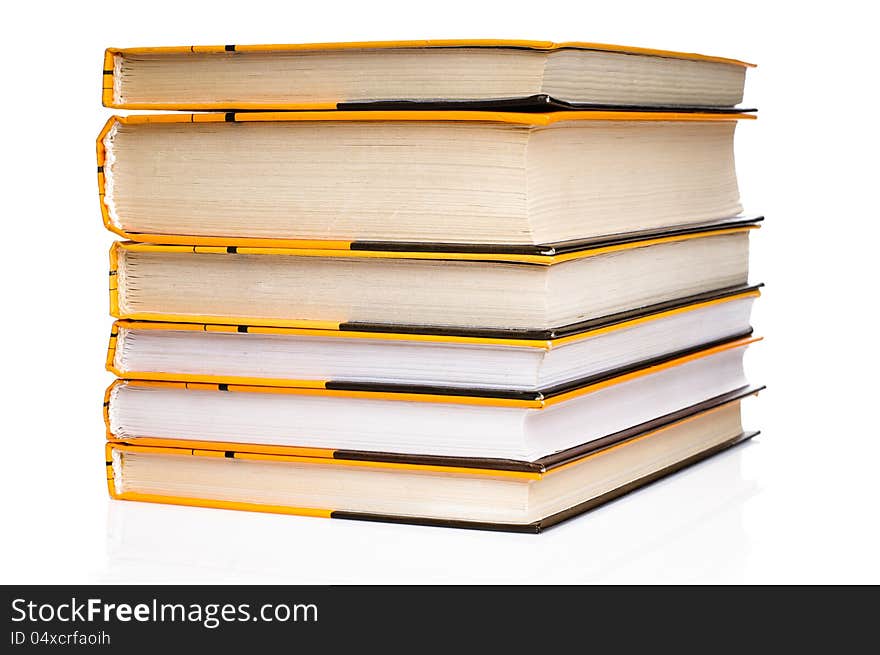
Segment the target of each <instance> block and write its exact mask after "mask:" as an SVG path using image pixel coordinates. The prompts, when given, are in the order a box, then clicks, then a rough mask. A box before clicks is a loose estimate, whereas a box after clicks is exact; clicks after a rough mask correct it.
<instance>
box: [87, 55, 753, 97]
mask: <svg viewBox="0 0 880 655" xmlns="http://www.w3.org/2000/svg"><path fill="white" fill-rule="evenodd" d="M750 66H752V64H748V63H746V62H743V61H739V60H736V59H727V58H723V57H713V56H706V55H699V54H694V53H683V52H672V51H668V50H652V49H648V48H634V47H627V46H617V45H609V44H599V43H579V42H571V43H551V42H547V41H514V40H488V39H486V40H459V41H453V40H445V41H440V40H437V41H385V42H361V43H312V44H291V45H238V44H235V45H222V46H182V47H162V48H108V49H107V51H106V53H105V57H104V70H103V80H104V83H103V93H102V100H103V103H104V105H106V106H108V107H119V108H126V109H215V110H216V109H315V108H322V109H345V108H348V107H351V106H354V107H360V106H364V105H367V106H369V105H371V104H373V103H382V102H388V101H391V102H400V101H403V102H406V103H415V104H420V103H429V104H431V105H435V104H438V103H439V104H442V105H446V104H448V103H452V104H458V103H462V102H464V103H470V104H471V105H476V106H479V107H482V108H485V107H499V106H500V107H508V106H513V107H516V108H520V109H522V108H533V107H539V108H546V107H547V106H548V105H550V106H552V105H560V106H563V107H609V106H610V107H630V106H647V107H658V106H659V107H681V106H703V107H713V108H728V107H733V106H734V105H736V104H738V103H739V102H740V101H741V100H742V96H743V85H744V83H745V76H746V70H747V68H749V67H750Z"/></svg>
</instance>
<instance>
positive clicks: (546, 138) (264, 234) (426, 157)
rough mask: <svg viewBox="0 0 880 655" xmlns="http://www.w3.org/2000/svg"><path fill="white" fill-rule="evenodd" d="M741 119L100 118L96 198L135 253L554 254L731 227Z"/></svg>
mask: <svg viewBox="0 0 880 655" xmlns="http://www.w3.org/2000/svg"><path fill="white" fill-rule="evenodd" d="M743 118H751V116H750V115H747V114H741V113H738V114H731V115H721V114H707V113H682V112H677V113H669V112H653V113H652V112H557V113H505V112H479V111H347V112H338V111H336V112H329V111H328V112H275V113H260V112H239V113H233V112H229V113H226V114H222V113H214V114H162V115H132V116H126V117H113V118H111V119H110V121H109V122H108V123H107V125H106V126H105V128H104V130H103V131H102V132H101V134H100V135H99V138H98V143H97V150H98V189H99V196H100V200H101V203H100V205H101V210H102V213H103V217H104V222H105V225H106V226H107V227H108V228H109V229H110V230H112V231H114V232H115V233H117V234H119V235H121V236H123V237H125V238H127V239H131V240H134V241H142V242H150V243H162V244H182V245H220V246H247V245H250V246H268V247H304V246H310V247H321V248H350V247H351V245H352V242H354V247H355V248H358V247H366V248H368V247H370V244H371V243H372V242H380V243H394V244H401V243H411V242H420V243H434V244H465V245H474V244H483V245H486V244H488V245H504V246H508V247H519V248H521V249H523V248H529V247H532V248H534V246H545V247H552V246H555V245H559V244H568V243H571V242H577V241H579V240H584V239H590V238H596V237H603V236H608V235H617V234H623V233H632V232H640V231H646V230H658V229H667V228H670V227H676V226H682V225H693V224H698V223H702V222H705V221H707V220H715V219H724V218H729V217H732V216H735V215H737V214H740V213H741V212H742V209H743V208H742V204H741V202H740V197H739V191H738V188H737V181H736V171H735V167H734V158H733V136H734V130H735V127H736V124H737V121H738V120H740V119H743ZM360 242H366V244H363V243H360Z"/></svg>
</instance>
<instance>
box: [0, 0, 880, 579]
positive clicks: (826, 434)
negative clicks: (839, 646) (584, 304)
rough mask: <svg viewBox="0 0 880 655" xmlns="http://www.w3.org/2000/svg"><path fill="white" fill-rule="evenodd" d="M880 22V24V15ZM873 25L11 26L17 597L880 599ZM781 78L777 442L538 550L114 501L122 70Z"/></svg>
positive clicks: (754, 169) (61, 15)
mask: <svg viewBox="0 0 880 655" xmlns="http://www.w3.org/2000/svg"><path fill="white" fill-rule="evenodd" d="M869 12H870V13H869ZM872 13H873V12H872V11H871V9H870V3H864V2H840V1H838V2H834V3H824V2H823V3H811V2H799V3H771V2H747V1H739V2H729V3H719V2H706V1H705V0H703V1H700V2H671V1H664V2H635V1H632V0H631V1H629V2H619V3H615V2H611V3H609V2H601V3H596V2H592V3H591V2H586V1H583V0H581V1H579V2H564V1H561V0H560V1H557V2H543V3H541V2H528V3H519V2H512V1H511V2H503V3H501V2H496V3H490V2H473V1H471V2H452V1H445V2H437V3H428V2H421V3H420V2H415V1H412V0H410V1H409V2H399V3H390V2H380V1H378V0H361V1H359V2H351V3H345V2H341V1H335V2H324V3H320V2H318V3H297V2H284V3H277V4H270V3H261V2H234V3H233V2H222V1H218V0H215V1H213V2H210V3H205V4H204V5H200V4H199V3H186V2H182V1H178V2H162V1H155V0H152V1H150V2H146V1H143V2H101V3H94V4H91V3H74V2H69V3H58V4H57V5H52V4H51V3H14V4H10V5H9V6H8V7H6V8H5V9H4V18H3V26H2V28H0V29H2V31H3V51H4V52H3V64H2V65H3V69H4V70H3V87H2V88H3V101H2V111H3V115H4V120H3V122H2V124H0V125H2V127H0V130H2V136H3V141H2V158H3V160H2V161H3V176H2V179H3V189H4V193H3V199H4V201H5V206H4V211H3V215H2V219H0V220H2V221H3V232H2V235H3V244H2V246H3V249H2V254H0V266H2V272H3V275H2V283H3V298H2V301H3V321H2V330H3V338H2V347H3V359H2V376H0V384H2V386H3V390H2V402H3V413H2V419H0V424H2V425H3V430H2V439H3V449H2V452H0V466H2V485H3V488H2V491H3V494H2V504H3V523H2V526H3V527H2V531H3V533H4V536H3V538H2V540H0V548H2V557H0V572H2V575H0V582H3V583H25V582H30V583H53V582H54V583H62V582H113V583H132V582H195V581H199V582H229V581H232V582H291V583H297V582H303V583H338V582H404V583H405V582H489V581H492V582H770V583H778V582H874V583H877V582H880V567H878V557H877V553H878V552H880V539H878V511H877V503H878V500H880V493H878V486H877V479H878V476H880V470H878V469H880V466H878V464H880V462H878V456H880V445H878V436H880V435H878V428H877V423H876V420H875V407H876V405H877V404H878V401H880V399H878V379H877V367H878V354H877V353H878V340H877V322H876V321H877V319H876V316H877V295H878V294H877V283H878V277H880V276H878V265H877V262H878V259H880V253H878V236H880V235H878V218H880V216H878V214H880V212H878V202H877V187H878V184H880V180H878V173H880V167H878V162H877V155H878V150H877V146H878V138H877V133H878V118H877V116H876V112H877V109H878V106H880V103H878V97H877V96H878V93H877V79H876V75H877V64H878V56H877V49H876V46H875V45H874V42H875V40H876V31H875V28H876V22H875V20H874V19H873V17H872V15H871V14H872ZM468 37H470V38H490V37H498V38H523V39H547V40H556V41H564V40H582V41H595V42H605V43H623V44H630V45H640V46H647V47H657V48H667V49H674V50H684V51H696V52H703V53H708V54H717V55H722V56H731V57H737V58H741V59H745V60H749V61H755V62H758V63H759V64H760V67H759V68H757V69H755V70H752V71H750V72H749V74H748V80H747V85H746V88H747V95H746V102H745V104H746V105H749V106H752V105H757V106H759V107H760V108H761V112H760V119H759V120H758V121H757V122H755V123H746V124H743V125H741V126H740V129H739V130H738V132H739V133H738V137H737V138H738V141H737V160H738V171H739V176H740V183H741V189H742V192H743V196H744V199H745V201H746V205H747V207H748V208H749V209H753V210H755V211H759V212H762V213H764V214H766V216H767V219H768V220H767V223H766V225H765V227H764V228H763V229H762V230H760V231H759V232H758V233H757V234H756V235H754V237H753V239H752V243H753V256H752V280H753V281H764V282H766V283H767V284H768V286H767V289H766V292H765V294H764V298H763V299H762V300H760V301H759V303H758V306H757V309H756V312H755V315H754V323H755V326H756V328H757V330H758V332H759V333H761V334H763V335H765V336H766V337H767V339H766V341H764V342H763V343H762V344H759V345H758V346H757V347H755V348H754V349H753V352H752V353H751V355H750V358H749V359H748V366H749V372H750V375H751V378H752V380H753V381H754V382H760V383H766V384H767V385H769V389H768V391H767V392H765V393H763V394H762V395H761V397H760V398H759V399H758V400H756V401H753V402H752V403H751V406H750V407H749V411H748V418H749V422H748V427H760V428H761V429H762V430H763V434H762V436H761V437H759V438H758V439H757V440H755V441H754V442H753V443H751V444H749V445H747V446H745V447H742V448H739V449H735V450H734V451H732V452H729V453H728V454H725V455H723V456H721V457H719V458H717V459H715V460H713V461H711V462H707V463H705V464H702V465H699V466H697V467H695V468H693V469H690V470H689V471H687V472H685V473H682V474H680V475H678V476H674V477H673V478H671V479H668V480H666V481H663V482H661V483H659V484H657V485H654V486H652V487H650V488H648V489H646V490H643V491H641V492H638V493H636V494H633V495H631V496H629V497H627V498H625V499H623V500H621V501H619V502H616V503H613V504H611V505H609V506H606V507H604V508H603V509H600V510H598V511H595V512H593V513H591V514H588V515H585V516H583V517H581V518H579V519H576V520H574V521H571V522H569V523H567V524H565V525H562V526H560V527H558V528H556V529H553V530H551V531H549V532H547V533H545V534H543V535H540V536H528V535H508V534H495V533H484V532H470V531H462V530H442V529H431V528H419V527H406V526H393V525H382V524H368V523H358V522H347V521H328V520H321V519H309V518H297V517H287V516H272V515H260V514H249V513H236V512H228V511H221V510H203V509H185V508H177V507H166V506H159V505H141V504H137V503H123V502H115V503H114V502H111V501H109V500H108V499H107V497H106V487H105V483H104V465H103V457H104V454H103V435H104V426H103V423H102V419H101V402H102V394H103V390H104V387H105V386H106V385H107V384H108V383H109V382H110V379H111V378H110V376H109V374H107V373H105V372H104V370H103V362H104V354H105V348H106V341H107V335H108V333H109V329H110V323H111V321H110V318H109V317H108V314H107V291H106V286H107V277H106V273H107V249H108V247H109V245H110V242H111V241H112V239H111V236H110V235H109V234H107V233H105V232H104V231H103V230H102V228H101V223H100V215H99V212H98V201H97V191H96V181H95V155H94V139H95V137H96V135H97V133H98V131H99V129H100V128H101V126H102V125H103V123H104V121H105V120H106V118H107V116H109V114H110V111H109V110H106V109H103V108H102V107H101V106H100V86H101V77H100V71H101V65H102V56H103V49H104V47H106V46H110V45H112V46H139V45H180V44H193V43H195V44H223V43H295V42H320V41H345V40H372V39H417V38H468Z"/></svg>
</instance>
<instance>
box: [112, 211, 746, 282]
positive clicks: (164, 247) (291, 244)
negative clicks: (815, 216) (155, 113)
mask: <svg viewBox="0 0 880 655" xmlns="http://www.w3.org/2000/svg"><path fill="white" fill-rule="evenodd" d="M105 220H106V219H105ZM108 229H110V230H111V231H113V232H116V233H117V234H120V232H119V231H118V230H116V229H114V228H113V227H108ZM757 229H760V225H758V224H753V225H738V226H736V227H729V228H721V229H705V230H701V231H699V232H689V233H684V234H670V235H667V236H658V237H649V238H646V239H641V240H639V241H629V242H626V243H615V244H612V245H608V246H596V247H592V248H589V247H588V248H585V249H583V250H576V251H573V252H566V253H562V254H557V255H534V254H515V253H496V252H425V251H408V252H404V251H397V250H350V249H349V247H350V245H351V242H342V241H336V242H332V244H329V245H330V247H327V245H328V243H327V242H324V243H322V244H321V245H322V247H318V248H316V247H312V245H311V244H314V243H315V242H313V241H298V240H295V239H287V240H277V241H274V242H273V243H275V244H277V245H272V246H251V245H242V246H235V245H234V243H235V242H241V241H242V239H234V238H230V239H226V240H225V241H226V243H227V244H229V245H225V246H216V245H215V246H208V245H204V246H201V245H183V244H177V243H163V244H156V243H141V242H139V241H116V242H114V243H113V246H112V247H111V251H110V253H111V254H110V257H111V264H112V263H113V262H115V261H116V260H117V259H118V251H119V250H129V251H132V252H185V253H195V254H206V255H207V254H213V255H226V254H231V253H230V252H229V247H235V253H234V254H237V255H283V256H291V257H354V258H365V259H428V260H457V261H479V262H486V261H491V262H511V263H517V264H539V265H542V266H549V265H551V264H561V263H563V262H568V261H572V260H575V259H584V258H586V257H596V256H598V255H605V254H608V253H612V252H620V251H622V250H631V249H633V248H643V247H645V246H653V245H658V244H661V243H672V242H675V241H687V240H690V239H699V238H701V237H711V236H721V235H724V234H737V233H739V232H747V231H749V230H757ZM123 236H126V235H124V234H123ZM129 236H130V235H129ZM137 236H139V237H141V238H143V237H144V236H145V235H137ZM154 236H156V235H154ZM156 238H157V239H162V240H166V241H168V240H178V239H179V240H182V239H187V240H190V241H192V240H197V239H198V237H173V236H165V235H162V236H156ZM267 241H268V240H267ZM115 270H116V268H115V266H114V267H112V268H111V271H115Z"/></svg>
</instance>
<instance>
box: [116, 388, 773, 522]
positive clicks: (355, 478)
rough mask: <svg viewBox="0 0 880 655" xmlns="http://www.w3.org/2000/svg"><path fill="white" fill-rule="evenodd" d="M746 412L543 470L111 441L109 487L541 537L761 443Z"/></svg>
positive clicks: (690, 420) (723, 404) (721, 412)
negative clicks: (747, 427)
mask: <svg viewBox="0 0 880 655" xmlns="http://www.w3.org/2000/svg"><path fill="white" fill-rule="evenodd" d="M749 395H750V394H749ZM741 401H742V396H739V397H736V398H735V399H725V398H719V399H718V401H717V402H716V403H710V404H709V406H708V407H707V403H701V405H699V406H695V407H694V408H693V411H691V412H690V413H687V412H677V413H676V414H675V415H671V416H670V417H669V418H668V420H666V421H665V422H664V421H663V420H662V419H657V420H654V421H651V422H649V423H645V424H642V425H641V426H636V428H632V429H629V430H626V431H623V432H621V433H619V434H618V435H617V436H616V437H617V438H613V439H612V438H605V439H602V440H601V444H600V445H597V447H595V448H593V449H590V448H589V445H588V444H584V445H583V446H581V447H579V448H577V449H573V450H576V451H578V452H580V453H582V454H580V455H578V456H576V457H574V458H571V457H559V458H555V459H552V458H551V459H550V460H548V463H546V464H543V465H536V463H535V462H521V463H517V462H514V461H511V460H501V461H499V462H498V465H497V466H494V467H493V464H492V462H491V460H485V459H483V460H481V459H474V458H454V459H453V458H444V459H443V463H442V464H432V463H426V460H425V459H424V458H422V459H419V458H413V460H412V461H409V462H407V461H401V459H399V458H398V459H397V460H396V461H389V459H388V458H387V457H377V458H376V459H337V458H334V457H333V452H332V451H328V452H329V455H327V456H304V455H302V454H284V450H283V449H279V448H265V449H261V448H260V447H258V446H248V449H247V451H244V450H233V451H231V450H218V449H198V448H181V447H172V446H167V447H166V446H155V445H153V446H140V445H133V444H127V443H124V442H111V443H108V444H107V482H108V487H109V490H110V495H111V497H113V498H116V499H121V500H139V501H145V502H156V503H170V504H176V505H188V506H196V507H214V508H223V509H239V510H250V511H257V512H275V513H282V514H298V515H305V516H316V517H325V518H346V519H357V520H366V521H387V522H395V523H414V524H422V525H437V526H448V527H459V528H476V529H486V530H504V531H512V532H530V533H537V532H541V531H542V530H544V529H546V528H548V527H551V526H553V525H556V524H558V523H560V522H562V521H564V520H566V519H568V518H571V517H574V516H577V515H579V514H582V513H584V512H587V511H589V510H591V509H593V508H595V507H598V506H599V505H601V504H603V503H605V502H608V501H610V500H613V499H615V498H618V497H620V496H622V495H624V494H626V493H629V492H631V491H634V490H635V489H638V488H639V487H642V486H644V485H647V484H649V483H651V482H653V481H655V480H658V479H659V478H662V477H664V476H666V475H669V474H671V473H674V472H676V471H678V470H681V469H682V468H685V467H687V466H689V465H691V464H694V463H696V462H698V461H701V460H703V459H705V458H707V457H710V456H712V455H714V454H716V453H718V452H721V451H722V450H725V449H727V448H729V447H731V446H734V445H736V444H738V443H741V442H743V441H745V440H747V439H750V438H751V437H753V436H755V435H756V434H757V432H745V431H743V427H742V419H741V407H740V405H741ZM611 436H613V435H611ZM261 451H262V452H261ZM270 451H271V452H270ZM290 452H295V451H294V450H293V449H291V450H290ZM377 455H378V454H377Z"/></svg>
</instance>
